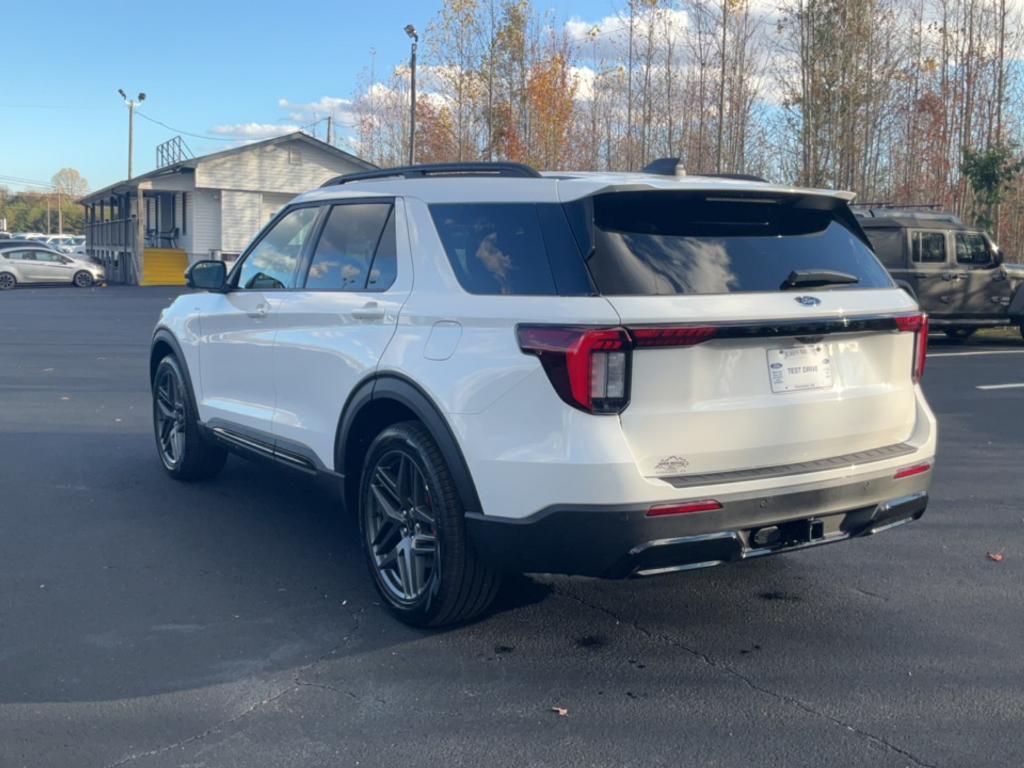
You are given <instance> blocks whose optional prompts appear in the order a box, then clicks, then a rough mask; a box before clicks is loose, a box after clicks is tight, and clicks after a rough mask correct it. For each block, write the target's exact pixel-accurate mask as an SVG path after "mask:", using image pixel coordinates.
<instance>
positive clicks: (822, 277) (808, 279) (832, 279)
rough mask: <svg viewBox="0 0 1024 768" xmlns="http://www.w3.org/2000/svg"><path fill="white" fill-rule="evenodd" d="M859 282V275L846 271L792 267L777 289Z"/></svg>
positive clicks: (785, 289)
mask: <svg viewBox="0 0 1024 768" xmlns="http://www.w3.org/2000/svg"><path fill="white" fill-rule="evenodd" d="M859 282H860V278H859V277H857V276H855V275H851V274H849V273H848V272H833V271H831V270H828V269H794V270H793V271H792V272H790V273H789V277H787V278H786V279H785V280H784V281H783V283H782V285H780V286H779V290H781V291H787V290H789V289H790V288H820V287H822V286H825V285H852V284H853V283H859Z"/></svg>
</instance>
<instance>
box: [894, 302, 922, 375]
mask: <svg viewBox="0 0 1024 768" xmlns="http://www.w3.org/2000/svg"><path fill="white" fill-rule="evenodd" d="M896 327H897V328H898V329H899V330H900V331H903V332H910V333H913V334H914V358H913V363H912V368H911V374H912V376H913V378H914V381H915V382H917V381H920V380H921V377H922V376H924V364H925V361H926V360H927V358H928V315H925V314H921V315H904V316H902V317H897V318H896Z"/></svg>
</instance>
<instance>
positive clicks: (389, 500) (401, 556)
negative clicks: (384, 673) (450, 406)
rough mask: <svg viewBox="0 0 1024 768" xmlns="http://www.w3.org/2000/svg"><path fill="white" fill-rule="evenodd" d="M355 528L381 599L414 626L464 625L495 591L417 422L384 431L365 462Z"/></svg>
mask: <svg viewBox="0 0 1024 768" xmlns="http://www.w3.org/2000/svg"><path fill="white" fill-rule="evenodd" d="M359 487H360V493H359V529H360V533H361V535H362V540H363V549H364V551H365V553H366V559H367V563H368V565H369V568H370V573H371V575H372V576H373V581H374V584H375V585H376V587H377V591H378V592H379V593H380V595H381V597H383V598H384V601H385V602H386V603H387V605H388V607H389V608H390V609H391V611H392V612H393V613H394V614H395V615H396V616H397V617H398V618H399V619H400V620H402V621H403V622H405V623H406V624H410V625H412V626H417V627H428V626H441V625H444V624H455V623H458V622H463V621H467V620H469V619H471V618H473V617H475V616H477V615H479V614H480V613H482V612H483V611H484V610H486V608H487V607H488V606H489V605H490V604H491V602H492V601H493V599H494V596H495V594H496V593H497V591H498V583H499V575H498V573H497V572H496V571H495V570H494V569H493V568H490V567H489V566H488V565H487V564H486V563H484V562H483V561H482V560H481V559H480V557H479V556H478V555H477V553H476V552H475V551H474V549H473V547H472V545H471V543H470V542H469V540H468V537H467V535H466V524H465V517H464V515H465V506H464V505H463V504H462V500H461V499H460V498H459V494H458V491H457V490H456V488H455V483H454V481H453V479H452V476H451V471H450V470H449V468H448V465H447V464H446V463H445V460H444V457H443V456H442V455H441V451H440V450H439V449H438V447H437V444H436V443H435V442H434V440H433V438H432V437H431V435H430V433H429V432H428V431H427V430H426V429H425V428H424V427H423V425H421V424H420V423H418V422H403V423H401V424H395V425H393V426H391V427H388V428H387V429H385V430H384V431H383V432H381V433H380V434H379V435H378V436H377V437H376V439H375V440H374V441H373V443H372V445H371V446H370V449H369V451H368V453H367V455H366V461H365V462H364V464H363V473H362V480H361V482H360V486H359Z"/></svg>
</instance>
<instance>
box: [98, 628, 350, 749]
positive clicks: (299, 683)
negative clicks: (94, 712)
mask: <svg viewBox="0 0 1024 768" xmlns="http://www.w3.org/2000/svg"><path fill="white" fill-rule="evenodd" d="M364 610H365V609H364V608H360V609H359V610H358V611H356V612H354V613H350V614H349V616H350V618H351V619H352V624H353V627H352V631H350V632H349V633H348V634H347V635H345V636H344V637H343V638H342V640H341V642H340V643H338V644H337V645H336V646H334V647H333V648H331V649H330V650H329V651H327V652H326V653H323V654H321V655H320V656H318V657H316V658H315V659H313V661H311V662H309V663H308V664H304V665H303V666H301V667H299V668H298V669H296V670H295V674H294V675H293V676H292V682H291V683H290V684H289V685H287V686H285V687H284V688H283V689H281V690H280V691H278V692H277V693H275V694H273V695H272V696H268V697H267V698H265V699H261V700H260V701H257V702H256V703H255V704H253V705H252V706H251V707H249V708H247V709H246V710H244V711H242V712H239V713H238V714H237V715H234V716H232V717H229V718H228V719H226V720H222V721H221V722H219V723H217V724H215V725H211V726H210V727H209V728H207V729H205V730H203V731H202V732H200V733H196V734H193V735H191V736H187V737H186V738H183V739H178V740H177V741H175V742H173V743H171V744H165V745H164V746H162V747H157V748H155V749H149V750H146V751H145V752H135V753H133V754H130V755H127V756H126V757H123V758H121V759H120V760H118V761H117V762H114V763H108V764H107V765H106V766H105V768H119V767H120V766H123V765H127V764H128V763H132V762H135V761H136V760H141V759H143V758H145V757H154V756H156V755H161V754H163V753H164V752H170V751H171V750H172V749H178V748H179V747H184V746H186V745H188V744H193V743H195V742H197V741H202V740H203V739H205V738H206V737H207V736H210V735H212V734H214V733H217V732H218V731H221V730H223V729H224V728H227V727H228V726H230V725H232V724H234V723H237V722H238V721H240V720H242V719H244V718H246V717H248V716H249V715H251V714H252V713H253V712H255V711H256V710H258V709H260V708H262V707H265V706H267V705H268V704H273V703H274V702H275V701H277V700H278V699H280V698H281V697H282V696H287V695H288V694H289V693H294V692H295V691H297V690H299V689H300V688H325V689H330V690H336V691H337V692H338V693H345V692H344V691H340V690H337V689H333V688H330V686H327V685H321V684H319V683H308V682H304V681H303V680H302V679H301V678H302V675H303V674H305V673H306V672H308V671H309V670H311V669H313V668H314V667H316V666H317V665H318V664H320V663H322V662H324V661H327V659H329V658H330V657H332V656H334V654H336V653H337V652H338V651H340V650H341V649H342V648H344V647H345V646H346V645H348V643H349V642H350V641H351V639H352V637H353V635H355V634H356V633H357V632H359V629H360V627H361V622H360V616H361V614H362V613H363V611H364Z"/></svg>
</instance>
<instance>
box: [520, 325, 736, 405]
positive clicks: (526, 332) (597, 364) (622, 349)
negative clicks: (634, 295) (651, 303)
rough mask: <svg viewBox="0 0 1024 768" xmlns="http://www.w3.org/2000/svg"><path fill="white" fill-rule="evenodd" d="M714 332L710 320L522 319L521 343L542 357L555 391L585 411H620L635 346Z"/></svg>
mask: <svg viewBox="0 0 1024 768" xmlns="http://www.w3.org/2000/svg"><path fill="white" fill-rule="evenodd" d="M716 333H717V329H716V328H714V327H711V326H684V327H674V328H673V327H650V328H629V329H626V328H586V327H578V326H577V327H574V326H551V325H521V326H519V330H518V335H519V348H520V349H522V350H523V352H526V353H527V354H531V355H536V356H537V357H538V358H540V362H541V365H543V366H544V370H545V372H546V373H547V375H548V378H549V379H551V384H552V385H553V386H554V388H555V391H556V392H557V393H558V396H559V397H561V398H562V399H563V400H564V401H565V402H567V403H568V404H569V405H571V406H573V407H574V408H579V409H581V410H584V411H588V412H589V413H620V412H621V411H622V410H623V409H624V408H625V407H626V406H627V405H628V404H629V377H630V368H631V355H632V351H633V350H634V349H645V348H652V347H662V348H663V347H692V346H694V345H696V344H700V343H701V342H704V341H708V340H709V339H711V338H712V337H714V335H715V334H716Z"/></svg>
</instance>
